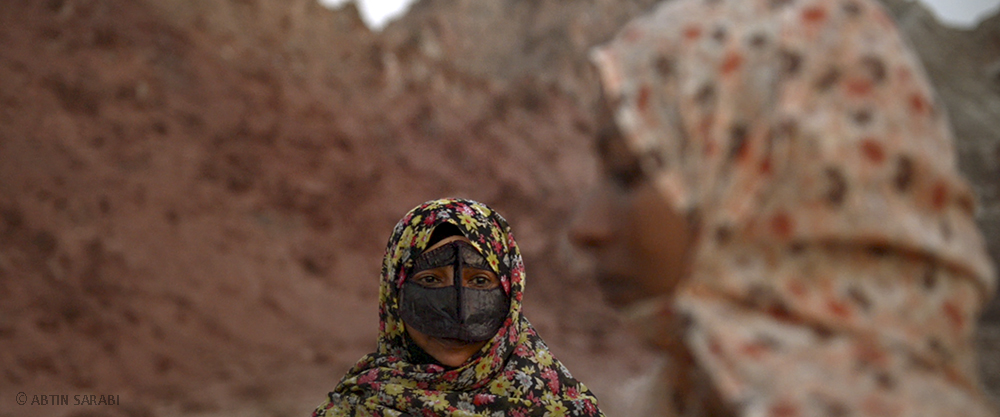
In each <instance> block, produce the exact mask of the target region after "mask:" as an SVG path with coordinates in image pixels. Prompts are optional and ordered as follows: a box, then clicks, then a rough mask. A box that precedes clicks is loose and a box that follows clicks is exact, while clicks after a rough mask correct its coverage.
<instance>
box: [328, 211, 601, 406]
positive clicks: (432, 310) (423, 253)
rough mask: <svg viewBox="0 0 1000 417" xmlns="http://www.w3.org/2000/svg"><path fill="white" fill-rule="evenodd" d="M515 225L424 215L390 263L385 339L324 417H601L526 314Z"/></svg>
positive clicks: (488, 214) (397, 238)
mask: <svg viewBox="0 0 1000 417" xmlns="http://www.w3.org/2000/svg"><path fill="white" fill-rule="evenodd" d="M524 277H525V275H524V265H523V263H522V262H521V253H520V251H519V250H518V247H517V244H516V243H515V242H514V238H513V236H512V235H511V231H510V227H509V226H508V225H507V221H506V220H504V218H503V217H501V216H500V214H498V213H497V212H495V211H493V210H492V209H490V208H489V207H487V206H485V205H483V204H481V203H477V202H475V201H470V200H461V199H442V200H435V201H429V202H427V203H424V204H422V205H420V206H418V207H416V208H414V209H413V210H411V211H410V212H409V213H407V214H406V216H404V217H403V219H402V220H400V221H399V223H398V224H396V227H395V229H394V230H393V233H392V237H391V238H390V239H389V244H388V246H387V248H386V255H385V259H384V262H383V263H382V277H381V286H380V291H379V336H378V347H377V350H376V352H375V353H372V354H369V355H367V356H365V357H364V358H362V359H361V360H360V361H359V362H358V363H357V364H356V365H355V366H354V368H352V369H351V370H350V371H349V372H348V373H347V375H346V376H344V378H343V379H342V380H341V381H340V384H338V385H337V387H336V388H335V389H334V391H333V392H331V393H330V394H329V398H328V400H327V401H326V402H324V403H323V404H322V405H320V406H319V407H318V408H317V409H316V410H315V411H314V412H313V416H314V417H320V416H348V415H349V416H355V415H361V416H444V415H448V416H529V415H531V416H535V415H538V416H540V415H565V416H600V415H603V414H602V413H601V412H600V410H598V408H597V399H596V398H595V397H594V396H593V395H592V394H591V393H590V391H589V390H588V389H587V388H586V387H585V386H584V385H583V384H582V383H580V382H578V381H577V380H575V379H573V377H572V375H570V373H569V371H568V370H567V369H566V368H565V367H564V366H563V365H562V364H561V363H560V362H559V361H558V360H557V359H556V358H555V357H553V356H552V353H550V352H549V349H548V347H547V346H546V345H545V342H543V341H542V339H541V338H540V337H538V334H537V333H535V330H534V328H532V326H531V324H530V323H528V320H527V319H526V318H525V317H524V316H523V315H522V314H521V298H522V294H523V293H522V291H523V290H524Z"/></svg>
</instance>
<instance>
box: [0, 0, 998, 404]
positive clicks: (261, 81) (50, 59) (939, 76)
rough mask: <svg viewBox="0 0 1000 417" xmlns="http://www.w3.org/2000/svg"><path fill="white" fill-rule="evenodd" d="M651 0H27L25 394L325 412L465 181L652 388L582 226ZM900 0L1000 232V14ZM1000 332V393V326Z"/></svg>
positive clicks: (573, 341) (578, 359)
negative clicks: (397, 235)
mask: <svg viewBox="0 0 1000 417" xmlns="http://www.w3.org/2000/svg"><path fill="white" fill-rule="evenodd" d="M887 1H888V0H887ZM652 3H653V2H652V1H650V0H630V1H611V0H594V1H586V2H583V1H580V2H565V1H560V0H537V1H522V0H503V1H494V2H481V1H473V0H459V1H444V0H422V1H420V2H418V3H417V4H416V5H414V7H413V9H412V11H411V13H409V14H408V15H407V16H406V17H405V18H403V19H402V20H400V21H397V22H395V23H393V24H391V25H390V26H389V27H387V28H386V29H385V30H384V31H383V32H381V33H372V32H370V31H369V30H368V29H367V28H366V27H365V26H364V24H363V23H362V22H361V20H360V19H359V17H358V14H357V10H356V9H354V8H353V6H348V7H346V8H343V9H340V10H336V11H330V10H327V9H324V8H322V7H320V6H319V5H318V4H317V3H316V2H315V1H314V0H282V1H279V0H200V1H190V0H159V1H138V2H136V1H128V0H44V1H37V0H11V1H8V2H7V3H6V4H5V7H4V8H3V10H2V11H0V417H13V416H17V417H21V416H71V417H84V416H90V415H108V416H137V417H139V416H142V417H145V416H170V415H182V414H183V415H200V416H210V415H211V416H215V415H232V414H237V413H239V414H240V415H260V416H300V415H306V414H308V412H309V410H311V408H312V407H313V406H314V405H315V404H317V403H319V402H320V401H321V400H322V398H323V396H324V395H325V393H326V392H327V391H328V390H329V389H331V388H332V387H333V385H334V384H335V383H336V380H337V379H338V378H339V377H340V376H341V375H342V374H343V372H344V371H345V370H346V369H347V368H348V367H349V366H350V365H352V364H353V363H354V361H355V360H357V359H358V358H359V357H360V356H361V355H362V354H364V353H366V352H368V351H370V350H371V349H372V348H373V347H374V338H375V330H376V325H377V316H376V297H377V275H378V267H379V264H380V260H381V259H380V258H381V254H382V250H383V248H384V245H385V240H386V239H387V238H388V234H389V231H390V229H391V227H392V225H393V224H394V223H395V221H396V220H397V219H398V217H399V216H400V215H402V214H403V213H404V212H405V211H406V210H407V209H409V208H411V207H412V206H414V205H416V204H418V203H420V202H422V201H424V200H427V199H430V198H435V197H439V196H443V195H457V196H465V197H470V198H474V199H477V200H480V201H484V202H486V203H488V204H491V205H493V206H494V207H496V208H497V209H498V210H500V211H501V213H503V214H504V215H505V216H506V217H507V218H508V219H509V220H510V221H511V223H512V225H513V227H514V232H515V234H516V236H517V237H518V241H519V243H520V244H521V246H522V249H523V250H524V252H525V255H526V263H527V268H528V274H529V275H528V277H529V278H528V279H529V285H528V293H527V298H526V301H525V304H526V310H527V314H528V317H529V318H531V319H532V321H533V322H534V324H535V325H536V327H537V328H538V329H539V332H540V333H541V335H542V336H543V337H544V338H545V339H546V341H547V342H549V344H550V345H551V346H552V349H553V350H554V352H555V353H556V354H557V356H559V357H560V358H561V359H563V361H564V362H566V363H567V366H569V367H570V369H572V370H573V371H574V373H575V374H576V376H578V377H579V378H580V379H582V380H584V381H586V382H587V384H588V385H589V386H591V387H592V388H593V389H594V391H596V392H597V394H598V395H599V397H600V398H601V399H602V401H603V404H604V407H605V408H606V410H607V411H608V412H609V413H613V414H616V415H618V414H623V413H625V412H627V410H628V405H629V399H630V395H631V394H630V392H631V391H632V390H631V389H630V388H631V387H632V385H630V384H634V383H635V381H636V380H637V378H641V375H642V374H643V371H644V370H646V369H648V364H647V363H646V361H647V360H648V359H649V356H648V353H646V352H644V351H643V350H642V348H641V347H640V346H639V345H638V344H637V343H636V342H635V341H634V340H633V339H631V338H630V336H629V335H628V334H627V333H625V332H624V331H623V330H621V329H620V325H619V324H620V323H618V321H617V319H616V318H615V316H614V315H613V314H611V313H610V311H609V310H608V309H607V308H606V307H605V306H604V305H603V304H602V303H601V302H600V300H599V296H598V295H597V293H596V290H595V289H594V287H593V286H592V285H591V284H590V282H589V281H588V280H587V279H586V272H585V271H586V268H585V266H583V265H581V264H580V262H579V259H577V258H576V257H574V255H573V252H572V251H571V250H570V249H569V245H568V244H567V243H566V241H565V237H564V233H563V231H564V229H565V227H566V219H567V218H568V216H569V214H570V213H571V211H572V208H573V205H574V203H575V201H576V200H577V199H578V198H579V197H580V193H581V190H583V189H584V188H585V187H586V186H587V185H588V184H589V183H590V182H591V181H593V178H594V176H595V173H594V169H595V161H594V157H593V154H592V150H591V148H590V144H589V143H590V137H591V135H592V133H593V132H592V131H593V121H592V120H591V115H590V112H589V109H590V105H591V102H592V101H593V99H594V97H596V93H597V85H596V83H595V78H594V76H593V74H592V73H591V71H590V68H589V67H588V65H587V62H586V59H585V53H586V51H587V49H588V48H589V47H590V46H591V45H593V44H594V43H597V42H600V41H602V40H604V39H607V38H608V37H609V36H610V35H611V34H612V33H614V31H615V30H616V28H618V27H620V25H621V24H622V23H623V22H625V21H626V20H628V19H629V18H630V17H632V16H634V15H636V14H639V13H641V12H643V11H644V10H647V9H648V8H649V7H650V6H651V5H652ZM890 5H891V7H892V10H893V12H894V13H895V14H896V15H897V16H898V17H899V19H900V22H901V24H902V25H903V27H904V28H906V30H907V32H908V33H909V34H910V36H911V38H912V40H913V42H914V44H916V45H917V46H918V50H919V51H920V53H921V56H922V57H923V59H924V61H925V64H926V65H927V67H928V70H929V72H930V74H931V76H932V77H933V78H934V81H935V83H936V84H937V86H938V90H939V92H940V94H941V96H942V98H943V99H944V100H945V102H946V104H947V105H948V107H949V112H950V114H951V118H952V121H953V124H954V125H955V129H956V131H957V132H958V136H959V147H960V150H961V158H962V159H961V162H962V168H963V169H964V170H965V171H966V172H967V173H968V174H969V175H970V176H972V178H973V179H974V181H975V182H976V184H977V190H978V191H979V194H980V196H981V198H982V200H983V202H984V209H983V210H982V218H981V220H982V224H983V227H984V230H986V232H987V234H988V236H989V237H990V239H991V244H992V245H993V246H992V248H993V253H994V256H995V257H996V258H997V259H1000V256H998V254H1000V241H998V239H1000V181H998V180H997V178H1000V177H998V175H1000V146H998V145H1000V16H995V17H994V18H993V19H991V20H989V21H987V22H984V23H983V24H982V25H980V27H979V28H977V29H976V30H972V31H960V30H953V29H947V28H944V27H941V26H940V25H938V24H937V23H936V22H934V21H933V19H932V18H931V16H930V15H929V14H927V12H926V11H925V10H923V9H922V8H920V7H919V6H915V5H912V4H909V3H907V2H904V1H902V0H900V1H898V2H895V1H891V4H890ZM995 311H1000V309H997V310H995ZM992 317H1000V314H996V315H994V316H992ZM994 321H996V320H994ZM989 323H992V322H989ZM989 323H986V324H988V326H989V325H990V324H989ZM994 326H995V325H994ZM982 339H983V343H982V345H983V349H984V353H987V354H985V355H984V358H986V359H988V360H993V362H986V363H985V365H986V368H985V369H986V370H985V372H986V374H987V377H988V379H989V380H990V381H991V382H992V383H993V384H994V385H993V386H994V389H995V392H1000V363H997V361H998V360H1000V330H997V328H996V327H986V330H985V331H984V332H983V337H982ZM622 381H626V382H625V383H622ZM21 391H23V392H26V393H27V394H29V395H33V394H38V395H41V394H69V395H70V396H71V397H72V395H74V394H92V393H93V394H100V393H111V394H117V395H120V398H121V400H122V405H120V406H108V407H103V408H100V409H95V408H86V407H83V408H81V407H79V406H77V407H74V406H16V405H14V400H13V395H12V394H11V393H16V392H21ZM94 413H97V414H94Z"/></svg>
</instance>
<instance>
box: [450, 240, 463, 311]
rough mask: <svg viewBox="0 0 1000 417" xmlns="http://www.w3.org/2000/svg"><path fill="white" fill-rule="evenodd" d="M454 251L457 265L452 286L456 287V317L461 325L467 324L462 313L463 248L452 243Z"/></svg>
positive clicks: (455, 265) (455, 264) (456, 243)
mask: <svg viewBox="0 0 1000 417" xmlns="http://www.w3.org/2000/svg"><path fill="white" fill-rule="evenodd" d="M452 249H453V250H454V251H455V263H454V264H453V268H454V269H453V272H452V278H451V280H452V285H453V286H454V287H455V305H456V307H457V309H456V311H458V317H455V318H456V319H457V321H458V323H460V324H465V319H463V317H464V316H463V314H464V312H463V311H462V310H463V308H462V267H463V264H462V248H461V247H460V246H459V245H458V242H452Z"/></svg>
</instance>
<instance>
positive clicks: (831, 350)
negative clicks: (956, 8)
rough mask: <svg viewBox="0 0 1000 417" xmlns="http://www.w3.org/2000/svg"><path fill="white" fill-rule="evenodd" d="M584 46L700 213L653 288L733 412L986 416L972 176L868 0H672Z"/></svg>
mask: <svg viewBox="0 0 1000 417" xmlns="http://www.w3.org/2000/svg"><path fill="white" fill-rule="evenodd" d="M592 58H593V60H594V62H595V63H596V65H597V67H598V68H599V71H600V75H601V80H602V83H603V87H604V92H605V98H606V100H607V101H608V103H610V106H611V109H612V112H613V115H614V118H615V121H616V122H617V125H618V127H619V129H620V131H621V132H622V135H623V136H624V138H625V140H626V141H627V145H628V146H629V148H630V150H631V151H632V152H634V153H635V154H636V155H637V156H638V157H639V158H640V161H641V165H642V169H643V171H644V173H645V174H646V175H647V176H648V178H650V180H651V181H654V182H655V184H656V186H657V187H658V189H659V190H661V191H662V192H663V193H664V194H665V195H667V196H668V197H669V200H670V201H672V202H673V203H674V205H675V208H676V210H678V211H679V212H681V213H684V214H687V215H688V216H689V218H692V219H695V223H696V224H697V232H696V236H697V237H696V242H697V243H696V245H697V246H696V248H695V249H694V252H695V255H694V260H693V269H692V271H693V272H692V274H691V275H690V276H689V277H687V278H686V281H685V282H684V283H683V284H682V285H681V288H680V290H679V291H678V293H677V295H676V298H675V299H672V300H663V305H664V308H669V307H673V308H676V309H678V311H680V312H681V315H682V316H684V317H685V318H686V320H687V322H686V327H685V330H684V331H683V339H684V342H685V346H686V347H687V348H688V349H689V350H690V353H691V355H692V357H693V358H694V361H695V362H696V363H697V366H698V367H700V368H702V369H703V370H704V371H705V372H706V373H707V374H708V377H709V379H710V380H711V384H712V385H713V386H714V387H715V389H716V390H717V393H718V395H721V397H722V398H723V399H724V400H726V402H727V403H729V404H731V405H732V406H733V407H735V409H736V410H738V411H739V412H740V415H753V416H758V415H783V416H799V415H801V416H806V415H836V416H841V415H844V416H846V415H858V416H861V415H864V416H876V415H877V416H916V415H928V416H932V415H933V416H942V415H963V416H995V415H996V414H995V411H994V410H991V409H990V405H988V404H987V400H985V399H984V395H983V393H982V390H981V387H980V383H979V378H978V377H977V364H976V355H975V351H974V346H973V340H972V337H973V335H974V332H975V329H976V319H977V317H978V315H979V312H980V310H981V308H982V306H983V305H984V303H985V302H986V301H987V300H988V299H989V298H990V297H991V296H992V294H993V293H994V291H995V287H996V277H995V275H994V270H993V267H992V265H991V263H990V261H989V259H988V256H987V253H986V250H985V248H984V242H983V238H982V236H981V234H980V232H979V230H978V229H977V227H976V224H975V222H974V210H975V202H974V197H973V193H972V190H971V189H970V187H969V185H968V183H967V182H966V181H965V180H964V179H963V178H962V176H961V175H960V173H959V172H958V170H957V169H956V156H955V151H954V144H953V138H952V134H951V131H950V127H949V125H948V121H947V118H946V116H947V115H946V111H945V109H944V108H943V107H942V106H941V105H940V103H939V101H938V100H937V98H936V97H935V95H934V92H933V91H932V89H931V87H930V84H929V82H928V80H927V77H926V75H925V74H924V71H923V70H922V68H921V66H920V64H919V61H918V59H917V57H916V56H915V55H914V54H913V53H912V52H911V48H910V46H909V45H908V44H907V41H906V40H905V39H903V38H902V37H901V36H900V34H899V31H898V29H897V28H896V26H895V24H894V23H893V21H892V19H891V18H890V17H889V16H888V15H887V14H886V12H885V10H883V8H882V7H881V6H880V5H878V4H877V3H876V2H875V1H872V0H677V1H672V2H669V3H667V4H664V5H662V6H660V7H658V8H657V9H655V11H654V12H652V13H651V14H649V15H647V16H644V17H641V18H639V19H635V20H634V21H632V22H630V23H629V24H628V25H627V26H626V27H625V28H624V29H623V30H622V31H621V32H620V34H619V35H618V36H617V37H616V38H615V39H614V40H613V41H611V42H610V43H608V44H606V45H604V46H602V47H599V48H597V49H595V50H594V52H593V54H592ZM650 314H651V316H650V317H655V313H650ZM653 320H655V318H654V319H653ZM658 337H664V338H666V337H671V336H670V335H667V334H661V335H659V336H658ZM678 390H681V391H682V390H683V387H680V388H678ZM682 394H683V393H682ZM680 396H681V397H683V395H680ZM681 402H683V400H681ZM824 413H825V414H824Z"/></svg>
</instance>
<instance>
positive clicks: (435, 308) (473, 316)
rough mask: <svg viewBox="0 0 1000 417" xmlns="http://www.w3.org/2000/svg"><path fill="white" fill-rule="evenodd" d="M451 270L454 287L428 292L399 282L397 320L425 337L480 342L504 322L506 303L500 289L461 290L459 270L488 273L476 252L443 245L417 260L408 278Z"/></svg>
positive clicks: (464, 245)
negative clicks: (431, 271) (399, 296)
mask: <svg viewBox="0 0 1000 417" xmlns="http://www.w3.org/2000/svg"><path fill="white" fill-rule="evenodd" d="M448 266H450V267H453V268H454V283H453V285H451V286H448V287H441V288H428V287H424V286H423V285H420V284H418V283H416V282H412V281H410V280H409V279H407V280H406V281H405V282H403V289H402V300H401V301H400V306H399V308H400V317H402V319H403V322H404V323H406V325H407V326H411V327H413V328H414V329H415V330H417V331H419V332H421V333H423V334H426V335H428V336H433V337H439V338H451V339H459V340H463V341H466V342H482V341H486V340H489V339H490V338H491V337H493V335H494V334H496V332H497V330H499V329H500V326H502V325H503V322H504V320H505V319H506V318H507V311H508V310H509V309H510V301H509V300H508V299H507V294H506V293H504V290H503V288H501V287H497V288H494V289H489V290H481V289H474V288H465V287H463V286H462V268H466V267H468V268H476V269H483V270H487V271H490V270H491V269H490V267H489V264H488V263H487V262H486V259H485V258H484V257H483V255H482V254H480V253H479V251H477V250H476V248H475V247H474V246H472V245H470V244H469V243H467V242H462V241H455V242H451V243H448V244H445V245H443V246H441V247H439V248H436V249H434V250H432V251H429V252H426V253H424V254H422V255H420V257H418V258H417V259H416V260H415V261H414V263H413V268H412V269H411V271H410V274H409V276H414V275H415V274H417V273H419V272H421V271H425V270H428V269H434V268H441V267H448Z"/></svg>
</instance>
